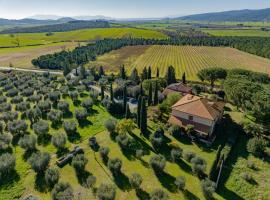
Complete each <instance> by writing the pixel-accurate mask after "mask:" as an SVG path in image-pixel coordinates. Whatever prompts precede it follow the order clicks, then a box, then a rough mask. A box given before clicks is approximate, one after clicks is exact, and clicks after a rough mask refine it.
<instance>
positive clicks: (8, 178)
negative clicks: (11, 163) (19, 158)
mask: <svg viewBox="0 0 270 200" xmlns="http://www.w3.org/2000/svg"><path fill="white" fill-rule="evenodd" d="M20 179H21V177H20V175H19V174H18V173H17V171H16V170H13V171H11V172H10V173H9V174H5V175H4V176H2V177H1V179H0V188H5V187H9V186H10V185H11V186H12V185H14V184H15V183H17V182H19V181H20Z"/></svg>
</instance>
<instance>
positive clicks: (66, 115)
mask: <svg viewBox="0 0 270 200" xmlns="http://www.w3.org/2000/svg"><path fill="white" fill-rule="evenodd" d="M72 117H73V113H72V112H70V111H66V112H64V113H63V118H65V119H69V118H72Z"/></svg>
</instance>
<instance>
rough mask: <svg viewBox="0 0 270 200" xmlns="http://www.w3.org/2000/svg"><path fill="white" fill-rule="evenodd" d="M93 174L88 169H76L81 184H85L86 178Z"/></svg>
mask: <svg viewBox="0 0 270 200" xmlns="http://www.w3.org/2000/svg"><path fill="white" fill-rule="evenodd" d="M90 175H91V174H90V173H89V172H88V171H85V170H81V171H80V170H76V176H77V178H78V182H79V183H80V185H82V186H85V185H86V180H87V178H88V177H89V176H90Z"/></svg>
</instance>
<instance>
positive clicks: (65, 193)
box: [52, 182, 74, 200]
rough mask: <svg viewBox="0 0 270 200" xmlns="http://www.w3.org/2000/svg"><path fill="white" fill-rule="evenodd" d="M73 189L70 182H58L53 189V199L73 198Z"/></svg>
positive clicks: (68, 199)
mask: <svg viewBox="0 0 270 200" xmlns="http://www.w3.org/2000/svg"><path fill="white" fill-rule="evenodd" d="M73 199H74V194H73V189H72V187H71V185H70V184H69V183H63V182H60V183H57V184H56V185H55V186H54V188H53V190H52V200H73Z"/></svg>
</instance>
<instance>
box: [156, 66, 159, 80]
mask: <svg viewBox="0 0 270 200" xmlns="http://www.w3.org/2000/svg"><path fill="white" fill-rule="evenodd" d="M156 76H157V77H156V78H159V68H157V75H156Z"/></svg>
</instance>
